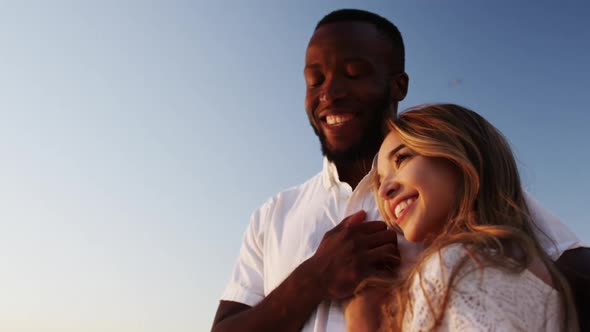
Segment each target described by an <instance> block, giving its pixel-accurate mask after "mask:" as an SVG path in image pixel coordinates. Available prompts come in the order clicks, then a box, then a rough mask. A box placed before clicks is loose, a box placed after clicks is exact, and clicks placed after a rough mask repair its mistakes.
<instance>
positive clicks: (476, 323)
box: [403, 244, 563, 332]
mask: <svg viewBox="0 0 590 332" xmlns="http://www.w3.org/2000/svg"><path fill="white" fill-rule="evenodd" d="M466 254H467V252H466V250H465V247H463V246H462V245H458V244H457V245H451V246H449V247H447V248H445V249H443V250H442V251H441V254H440V255H437V254H435V255H432V257H430V258H428V260H427V261H426V262H425V264H424V266H423V269H422V278H421V279H422V286H421V285H420V278H418V277H417V276H416V277H415V278H414V280H413V283H412V287H411V298H412V300H413V303H412V305H411V306H409V307H408V309H407V310H406V313H405V315H404V321H403V331H430V330H431V329H432V326H433V325H434V316H433V314H432V312H431V310H429V309H428V301H427V299H426V297H425V296H428V299H430V301H431V303H432V305H433V307H434V308H440V305H441V302H442V296H441V294H443V293H444V290H445V288H446V287H447V285H448V281H449V278H450V276H449V274H450V272H451V271H452V270H453V267H455V266H456V265H457V264H459V262H460V261H461V259H462V258H463V257H465V256H466ZM441 263H442V264H441ZM460 271H461V272H460V273H459V275H458V277H457V278H456V279H455V286H454V287H453V288H452V289H451V292H450V293H449V302H448V303H447V305H446V307H445V308H444V316H443V320H442V323H441V324H440V325H439V326H438V327H437V329H436V330H435V331H527V332H528V331H551V332H554V331H559V330H560V324H561V318H562V315H563V311H562V308H561V302H560V296H559V293H558V292H557V291H556V290H555V289H554V288H552V287H550V286H549V285H547V284H545V283H544V282H543V281H542V280H541V279H539V278H538V277H536V276H535V275H534V274H533V273H532V272H530V271H529V270H524V271H523V272H522V273H520V274H511V273H508V272H506V271H503V270H500V269H497V268H492V267H486V268H483V269H477V267H476V264H475V263H474V262H473V260H471V259H469V261H468V263H466V265H464V267H463V268H462V269H461V270H460ZM464 271H465V272H464ZM468 271H471V272H468ZM435 310H436V309H435ZM437 312H440V309H438V310H437Z"/></svg>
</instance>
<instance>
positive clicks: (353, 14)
mask: <svg viewBox="0 0 590 332" xmlns="http://www.w3.org/2000/svg"><path fill="white" fill-rule="evenodd" d="M335 22H366V23H370V24H372V25H373V26H375V28H377V30H378V31H379V32H381V33H382V34H383V35H384V36H385V37H386V38H387V39H388V40H389V41H390V42H391V45H392V49H393V55H394V59H393V60H394V61H393V63H394V65H397V66H400V68H401V70H404V68H405V48H404V40H403V38H402V35H401V33H400V32H399V30H398V28H397V27H396V26H395V24H393V23H391V22H390V21H389V20H388V19H386V18H384V17H382V16H379V15H377V14H375V13H371V12H368V11H366V10H361V9H338V10H335V11H333V12H331V13H329V14H328V15H326V16H324V18H322V19H321V20H320V21H319V22H318V24H317V25H316V26H315V30H317V29H318V28H319V27H321V26H323V25H325V24H329V23H335Z"/></svg>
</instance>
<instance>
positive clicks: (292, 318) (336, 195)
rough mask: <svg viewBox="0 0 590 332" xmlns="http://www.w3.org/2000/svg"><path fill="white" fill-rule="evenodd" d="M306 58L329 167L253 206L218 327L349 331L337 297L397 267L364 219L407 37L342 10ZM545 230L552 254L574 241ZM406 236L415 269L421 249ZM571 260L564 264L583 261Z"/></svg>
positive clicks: (390, 240) (400, 91)
mask: <svg viewBox="0 0 590 332" xmlns="http://www.w3.org/2000/svg"><path fill="white" fill-rule="evenodd" d="M305 63H306V64H305V69H304V76H305V81H306V84H307V93H306V100H305V105H306V111H307V116H308V118H309V121H310V123H311V125H312V127H313V129H314V131H315V133H316V134H317V135H318V137H319V138H320V142H321V146H322V152H323V154H324V168H323V170H322V172H321V173H319V174H317V175H316V176H314V177H313V178H311V179H309V180H308V181H307V182H305V183H303V184H302V185H300V186H297V187H294V188H292V189H290V190H287V191H285V192H281V193H279V194H278V195H276V196H275V197H273V198H271V199H270V200H269V201H267V202H266V203H265V204H264V205H263V206H262V207H261V208H260V209H258V210H257V211H255V212H254V214H253V215H252V218H251V221H250V225H249V226H248V229H247V230H246V233H245V237H244V243H243V245H242V248H241V251H240V257H239V259H238V263H237V264H236V267H235V269H234V273H233V276H232V278H231V281H230V283H229V284H228V286H227V288H226V290H225V292H224V294H223V296H222V300H221V302H220V304H219V307H218V310H217V314H216V317H215V320H214V323H213V330H214V331H299V330H304V331H344V330H345V325H344V317H343V314H342V302H341V300H343V299H346V298H348V297H350V296H352V295H353V292H354V290H355V288H356V286H358V284H359V283H360V281H362V280H363V279H364V278H366V277H368V276H371V275H375V274H377V273H382V272H383V270H384V267H391V266H395V265H396V264H399V261H398V257H399V256H397V255H395V253H396V252H397V249H398V244H397V240H396V235H395V233H394V232H393V231H391V230H388V229H387V228H386V226H385V224H384V223H383V222H381V221H373V222H364V221H365V220H377V219H380V217H379V214H378V211H377V208H376V206H375V203H374V200H373V195H372V186H371V185H372V183H371V180H370V177H369V176H367V174H368V173H369V171H370V169H371V164H372V159H373V157H374V155H375V154H376V153H377V151H378V149H379V146H380V144H381V142H382V140H383V138H384V134H385V131H384V128H383V124H384V119H386V118H387V117H390V116H392V115H394V114H395V113H396V112H397V106H398V102H399V101H401V100H403V99H404V97H405V96H406V93H407V88H408V76H407V74H406V73H405V71H404V45H403V40H402V37H401V34H400V33H399V31H398V29H397V28H396V27H395V26H394V25H393V24H392V23H391V22H389V21H388V20H386V19H384V18H382V17H380V16H378V15H375V14H373V13H369V12H365V11H360V10H339V11H335V12H333V13H331V14H329V15H327V16H326V17H324V18H323V19H322V20H321V21H320V22H319V23H318V25H317V27H316V29H315V32H314V34H313V36H312V37H311V40H310V42H309V45H308V48H307V52H306V58H305ZM539 209H540V208H539V207H533V210H535V212H537V214H538V213H539ZM541 212H542V211H541ZM540 219H547V218H546V217H544V216H541V217H540ZM341 220H342V221H341ZM541 228H543V230H544V231H545V232H546V233H548V234H549V235H550V236H552V238H553V239H554V240H555V241H556V243H557V248H556V252H554V253H551V254H553V256H554V257H555V258H557V257H559V254H561V253H562V252H563V251H565V250H566V249H569V248H572V247H576V246H577V245H578V240H577V239H576V238H575V236H573V234H571V233H570V232H569V231H567V229H565V228H564V226H563V225H561V224H559V222H557V221H553V220H549V221H543V222H542V223H541ZM399 241H400V243H399V247H400V251H401V257H402V262H401V263H402V265H408V264H410V263H411V262H410V259H409V257H410V256H411V254H412V252H413V251H416V250H419V248H416V246H415V245H411V244H409V243H408V242H406V241H404V240H403V238H400V239H399ZM564 255H565V254H564ZM586 256H587V257H589V255H588V254H587V252H586ZM571 257H572V259H571V260H570V261H568V265H569V266H573V265H575V264H574V263H576V262H578V259H577V254H574V255H573V256H571ZM587 261H589V262H590V260H587Z"/></svg>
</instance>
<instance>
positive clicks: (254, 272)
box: [221, 158, 581, 332]
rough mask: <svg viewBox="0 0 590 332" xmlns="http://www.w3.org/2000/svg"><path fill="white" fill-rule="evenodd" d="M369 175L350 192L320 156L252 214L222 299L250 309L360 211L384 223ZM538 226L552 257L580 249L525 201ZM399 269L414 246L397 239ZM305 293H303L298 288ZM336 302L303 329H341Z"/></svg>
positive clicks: (554, 221) (556, 224)
mask: <svg viewBox="0 0 590 332" xmlns="http://www.w3.org/2000/svg"><path fill="white" fill-rule="evenodd" d="M372 172H373V170H371V172H370V173H369V174H368V175H367V176H365V177H364V178H363V179H362V180H361V182H359V184H358V185H357V187H356V188H355V190H354V191H353V190H352V188H351V187H350V185H348V184H347V183H344V182H341V181H340V180H339V178H338V172H337V170H336V166H335V165H334V164H333V163H331V162H328V160H327V159H326V158H324V167H323V170H322V172H320V173H319V174H317V175H316V176H314V177H312V178H311V179H309V180H308V181H306V182H305V183H303V184H301V185H299V186H296V187H293V188H291V189H288V190H286V191H283V192H281V193H279V194H277V195H276V196H274V197H272V198H271V199H270V200H268V201H267V202H266V203H265V204H264V205H262V207H260V208H259V209H258V210H256V211H254V213H253V214H252V216H251V218H250V224H249V225H248V228H247V229H246V232H245V234H244V238H243V243H242V247H241V249H240V255H239V257H238V261H237V263H236V265H235V267H234V271H233V273H232V276H231V279H230V281H229V283H228V284H227V286H226V288H225V291H224V292H223V295H222V296H221V300H226V301H234V302H239V303H244V304H247V305H249V306H254V305H256V304H257V303H258V302H260V301H261V300H262V299H263V298H264V297H265V296H267V295H268V294H269V293H270V292H271V291H272V290H273V289H275V288H276V287H277V286H278V285H280V284H281V282H283V280H285V278H287V276H289V274H291V272H292V271H293V270H294V269H295V268H296V267H297V266H299V265H300V264H301V263H302V262H304V261H305V260H306V259H308V258H309V257H311V256H312V255H313V254H314V253H315V251H316V250H317V248H318V246H319V244H320V241H321V240H322V238H323V236H324V234H325V233H326V232H327V231H329V230H331V229H332V228H334V227H335V226H336V225H337V224H338V223H340V222H341V221H342V220H343V219H344V218H346V217H347V216H349V215H351V214H353V213H355V212H356V211H358V210H365V211H366V212H367V220H382V218H381V217H380V214H379V210H378V209H377V205H376V204H375V200H374V197H373V191H372V181H371V179H372ZM527 201H528V203H529V206H530V209H531V211H532V214H533V217H534V218H535V222H536V224H537V225H538V226H539V228H540V229H541V230H543V232H544V233H545V234H547V235H549V236H551V238H552V239H553V240H554V242H555V246H553V244H552V243H550V241H541V242H542V244H543V246H544V248H545V249H546V250H547V252H548V253H549V254H550V256H551V257H553V259H557V258H558V257H559V256H560V255H561V253H562V252H563V251H565V250H568V249H572V248H575V247H579V246H581V244H580V242H579V240H578V238H577V237H576V236H575V235H574V234H573V233H572V232H571V231H569V230H568V229H567V227H565V226H564V225H563V224H562V223H561V222H560V221H559V220H558V219H557V218H556V217H554V216H552V215H551V214H549V213H548V212H547V211H545V210H544V209H543V208H542V207H541V206H540V205H539V204H538V203H537V202H536V201H534V200H532V199H531V198H530V197H527ZM398 246H399V249H400V254H401V257H402V263H401V264H402V266H401V268H402V269H405V268H407V267H409V266H410V265H411V264H412V263H413V258H415V257H416V256H417V254H418V253H419V252H420V250H421V247H420V245H418V244H414V243H411V242H408V241H407V240H405V239H404V238H403V236H398ZM302 291H303V290H302ZM344 330H345V322H344V315H343V312H342V304H341V302H340V301H324V302H322V303H321V304H320V305H319V306H318V308H317V309H316V310H315V311H314V312H313V313H312V315H311V317H310V318H309V320H308V321H307V323H306V324H305V326H304V327H303V329H302V331H306V332H307V331H309V332H311V331H313V332H324V331H344Z"/></svg>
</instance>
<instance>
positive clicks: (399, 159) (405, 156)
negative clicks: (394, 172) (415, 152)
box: [393, 152, 412, 168]
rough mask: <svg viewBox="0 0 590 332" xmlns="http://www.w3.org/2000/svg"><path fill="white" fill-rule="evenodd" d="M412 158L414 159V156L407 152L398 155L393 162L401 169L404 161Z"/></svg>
mask: <svg viewBox="0 0 590 332" xmlns="http://www.w3.org/2000/svg"><path fill="white" fill-rule="evenodd" d="M410 157H412V155H411V154H410V153H407V152H402V153H398V154H397V155H396V156H395V159H394V160H393V162H394V163H395V167H396V168H399V167H400V166H401V164H402V163H403V162H404V161H407V160H408V159H409V158H410Z"/></svg>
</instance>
